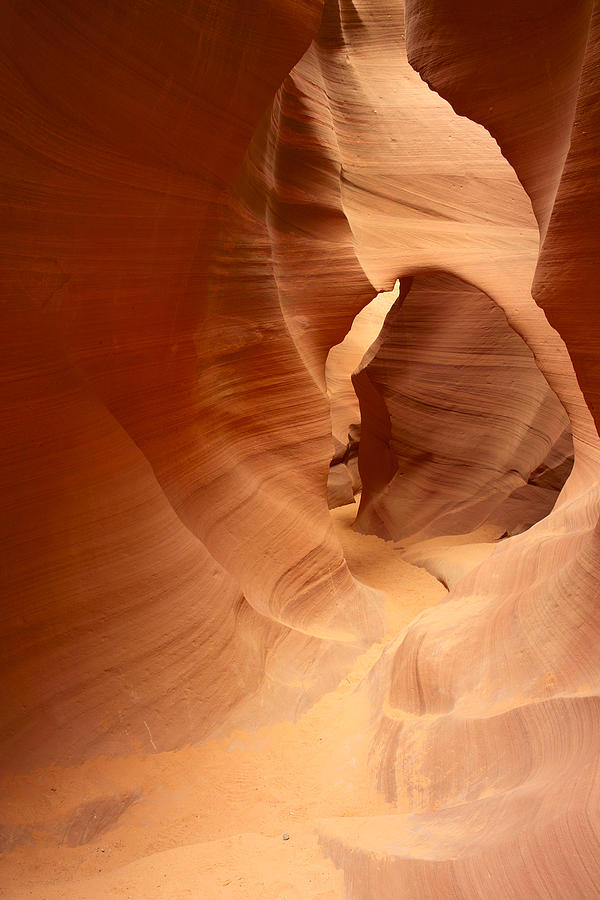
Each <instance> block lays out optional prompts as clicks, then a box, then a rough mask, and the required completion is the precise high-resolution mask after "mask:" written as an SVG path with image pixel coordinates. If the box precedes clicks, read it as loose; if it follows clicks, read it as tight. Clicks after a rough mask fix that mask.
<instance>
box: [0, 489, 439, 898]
mask: <svg viewBox="0 0 600 900" xmlns="http://www.w3.org/2000/svg"><path fill="white" fill-rule="evenodd" d="M355 512H356V507H342V508H340V509H336V510H333V511H332V519H333V522H334V527H335V530H336V532H337V534H338V536H339V537H340V539H341V540H342V543H343V546H344V549H345V553H346V556H347V559H348V562H349V565H350V568H351V570H352V571H353V573H354V574H355V575H356V577H357V578H359V579H360V580H361V581H363V582H365V583H366V584H369V585H371V586H374V587H376V588H378V589H379V590H382V591H384V592H385V594H386V612H387V615H388V620H389V630H388V633H387V635H386V637H385V638H384V640H382V641H381V642H380V643H378V644H375V645H373V646H372V647H371V648H370V649H369V650H367V651H366V652H365V653H364V654H363V655H362V656H361V657H360V658H359V659H358V661H357V663H356V665H355V666H354V668H353V669H352V671H351V672H349V673H348V675H347V677H345V678H344V679H343V680H342V682H341V684H340V685H339V686H338V687H337V689H336V690H335V691H333V692H331V693H329V694H327V695H325V696H324V697H323V698H322V699H321V700H320V701H319V702H318V703H317V704H316V705H315V706H314V707H313V708H312V709H311V710H310V711H309V712H308V713H306V714H305V715H304V716H303V717H302V718H301V719H300V720H299V721H298V722H296V723H290V722H284V723H281V724H277V725H273V726H269V727H266V728H263V729H261V730H259V731H257V732H256V733H254V734H250V733H247V732H235V733H234V734H232V735H230V736H228V737H227V738H226V739H224V740H221V741H218V742H216V741H213V742H208V743H206V744H204V745H202V746H197V747H187V748H184V749H182V750H179V751H175V752H172V753H162V754H156V755H152V756H146V757H136V756H134V757H128V758H126V759H105V758H99V759H95V760H91V761H89V762H88V763H86V764H84V765H82V766H80V767H77V768H73V769H60V768H52V769H49V770H48V769H47V770H43V771H40V772H37V773H36V774H34V775H30V776H27V777H21V778H18V779H13V780H12V781H11V782H10V783H8V784H6V785H5V786H4V798H5V803H4V805H5V809H6V815H5V816H4V821H5V822H6V823H7V824H8V826H9V827H10V826H11V825H14V826H17V825H18V826H19V827H20V828H21V829H24V832H23V834H22V836H23V837H24V838H25V842H24V843H22V844H21V845H20V846H16V847H14V848H13V849H12V851H11V852H9V853H7V854H6V855H5V857H4V862H3V874H2V876H1V883H2V885H3V891H2V892H1V895H2V896H3V897H6V898H10V900H17V898H19V900H20V898H23V897H31V898H36V900H58V898H69V900H71V898H77V900H92V898H103V897H122V898H132V900H139V898H154V897H156V898H158V897H161V898H173V900H175V898H177V900H179V898H185V897H192V898H203V900H213V898H214V900H217V898H219V900H220V898H236V900H242V898H253V900H255V898H256V900H258V898H261V900H283V898H288V900H292V898H294V900H309V898H311V900H312V898H319V900H337V898H341V897H343V896H344V893H343V879H342V873H341V871H339V870H337V869H336V868H335V866H334V864H333V863H332V862H331V861H330V860H329V859H327V858H326V857H325V856H324V855H323V854H322V852H321V849H320V848H319V845H318V839H317V830H316V825H317V823H318V821H319V820H321V819H324V818H330V817H332V816H334V817H346V816H348V817H350V816H364V815H377V814H383V813H386V812H391V811H392V807H391V806H389V805H387V804H386V803H385V801H384V800H383V798H382V796H381V794H380V793H378V792H377V791H376V790H375V787H374V785H372V784H369V783H366V781H365V772H367V771H369V767H368V760H367V757H368V752H369V745H370V739H371V737H372V731H371V727H370V722H369V705H368V702H367V697H366V693H365V692H364V691H361V690H360V689H359V688H360V685H361V684H362V683H363V682H364V679H365V676H366V675H367V674H368V673H369V671H370V670H371V669H372V667H373V665H374V664H375V663H376V662H377V660H378V659H379V658H380V656H381V654H382V652H383V650H384V649H385V647H386V646H387V644H388V643H389V641H390V640H391V639H392V638H393V637H394V636H395V635H397V633H398V632H399V631H401V630H402V629H403V628H404V627H405V626H406V625H407V624H408V623H409V622H410V621H411V620H412V619H413V618H414V617H415V616H416V615H417V614H418V613H419V612H420V611H421V610H423V609H425V608H427V607H429V606H431V605H433V604H435V603H437V602H439V601H440V600H441V599H443V597H444V596H445V594H446V591H445V589H444V588H443V587H442V586H441V585H440V584H439V582H438V581H436V580H435V579H434V578H433V576H431V575H430V574H429V573H428V572H426V571H425V570H424V569H420V568H416V567H414V566H412V565H409V564H408V563H406V562H405V561H404V560H403V559H402V554H401V553H399V552H397V550H396V548H395V545H394V544H392V543H386V542H385V541H382V540H380V539H379V538H376V537H366V536H364V535H360V534H357V533H355V532H354V531H352V529H351V524H352V520H353V517H354V515H355ZM32 798H34V799H33V800H32ZM131 800H132V801H133V802H130V801H131ZM128 803H129V804H130V805H127V804H128ZM94 805H95V808H97V812H96V813H94V810H93V807H94ZM94 816H96V818H94ZM84 819H85V825H83V824H82V823H83V821H84ZM95 822H98V823H99V824H98V825H97V826H96V827H97V828H98V830H99V832H100V833H98V834H96V835H95V836H94V835H93V833H92V830H93V829H94V827H95V825H94V823H95ZM82 829H83V830H82ZM85 829H87V831H85ZM102 829H104V830H102ZM284 833H287V834H289V840H283V834H284ZM85 835H87V837H88V838H89V840H88V841H87V842H86V843H85V844H83V845H82V846H77V847H71V846H68V844H69V842H71V843H73V842H75V841H76V840H78V839H79V840H80V839H81V838H82V836H85ZM14 836H17V835H16V833H15V835H14Z"/></svg>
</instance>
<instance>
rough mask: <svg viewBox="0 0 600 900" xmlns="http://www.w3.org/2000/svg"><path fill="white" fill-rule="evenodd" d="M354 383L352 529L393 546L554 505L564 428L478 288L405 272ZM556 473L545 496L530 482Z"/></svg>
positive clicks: (527, 356)
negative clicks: (356, 480)
mask: <svg viewBox="0 0 600 900" xmlns="http://www.w3.org/2000/svg"><path fill="white" fill-rule="evenodd" d="M354 384H355V386H356V391H357V394H358V396H359V399H361V398H362V408H363V410H364V413H363V416H362V427H361V456H360V463H361V470H362V480H363V484H364V490H363V494H362V498H361V508H360V511H359V514H358V517H357V527H358V528H359V530H361V531H365V532H367V533H374V534H378V535H379V536H380V537H383V538H386V539H390V538H393V539H394V540H401V539H403V538H406V537H408V536H411V535H412V536H414V535H416V534H420V536H421V537H432V536H435V535H443V534H457V533H461V532H466V531H471V530H473V529H475V528H477V527H478V526H480V525H482V524H483V523H484V522H493V523H494V524H497V525H500V526H501V529H500V530H502V529H504V530H505V531H507V532H508V533H513V532H514V531H516V530H524V528H525V527H528V526H529V525H533V524H534V523H535V522H537V521H538V519H541V518H543V517H544V516H545V515H546V514H547V513H548V512H550V510H551V509H552V507H553V506H554V503H555V501H556V497H557V492H558V490H560V488H561V487H562V484H563V482H564V480H565V479H566V476H567V475H568V474H569V470H570V463H571V462H572V441H570V439H569V438H570V426H569V420H568V418H567V415H566V413H565V410H564V409H563V407H562V406H561V404H560V402H559V400H558V398H557V397H556V395H555V394H554V393H553V392H552V391H551V389H550V388H549V387H548V383H547V382H546V380H545V379H544V377H543V375H542V374H541V372H540V371H539V369H538V368H537V366H536V364H535V361H534V359H533V356H532V354H531V352H530V351H529V349H528V348H527V346H526V344H525V343H524V342H523V341H522V340H521V338H520V337H519V336H518V335H517V334H516V333H515V332H514V331H513V330H512V329H511V328H510V327H509V325H508V324H507V321H506V317H505V316H504V314H503V313H502V311H501V310H500V309H499V308H498V307H497V306H496V304H495V303H493V302H492V301H491V300H490V299H489V298H488V297H486V296H485V295H484V294H482V293H481V291H478V290H477V289H476V288H474V287H472V286H471V285H467V284H465V283H464V282H462V281H460V280H458V279H456V278H453V277H451V276H448V275H440V274H433V273H432V274H427V275H420V276H417V277H416V278H415V279H414V280H413V283H412V286H411V288H410V291H409V293H408V294H407V296H406V297H405V298H404V300H403V301H402V303H401V304H400V301H398V302H397V303H396V305H395V306H394V308H393V310H392V311H391V312H390V313H389V314H388V316H387V318H386V321H385V325H384V327H383V329H382V331H381V334H380V336H379V339H378V341H377V342H376V344H375V345H373V346H372V347H371V349H370V351H369V353H368V354H367V356H366V357H365V363H364V365H363V366H362V367H361V368H360V369H359V370H358V371H357V373H356V374H355V375H354ZM374 393H376V394H378V395H379V397H378V398H377V400H376V401H375V402H374V399H373V395H374ZM388 457H389V459H390V463H391V464H390V470H391V469H392V468H393V472H392V473H391V478H390V479H389V480H388V481H385V480H384V476H385V473H384V472H383V471H382V468H381V464H380V461H381V459H382V458H388ZM560 466H562V469H561V472H560V475H561V480H559V483H558V485H557V487H556V488H554V489H552V487H551V486H550V485H549V486H548V488H545V487H543V486H542V485H540V484H531V483H530V481H531V480H533V481H535V478H536V476H534V472H536V473H537V470H540V473H541V472H542V471H546V470H550V469H552V470H554V469H558V467H560ZM532 476H534V477H533V479H532Z"/></svg>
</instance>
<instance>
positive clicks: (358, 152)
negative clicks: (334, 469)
mask: <svg viewBox="0 0 600 900" xmlns="http://www.w3.org/2000/svg"><path fill="white" fill-rule="evenodd" d="M598 15H599V12H598V8H597V7H592V4H591V2H587V0H580V2H579V0H578V2H575V3H571V4H569V5H568V8H567V7H566V6H565V5H564V4H560V3H558V2H556V0H544V2H543V3H540V2H535V3H533V2H531V3H526V4H525V5H523V3H519V4H517V3H516V2H514V3H513V2H512V0H507V2H503V3H502V4H500V5H499V7H497V8H494V9H492V8H490V9H487V8H486V9H485V10H484V9H482V8H481V5H480V4H479V5H478V4H474V3H471V2H469V0H460V3H458V4H457V3H449V2H446V0H407V3H406V12H404V10H403V9H402V6H401V4H398V3H394V4H392V3H390V2H389V0H325V2H324V3H321V2H319V0H301V2H297V0H294V2H285V0H278V2H267V0H265V2H261V3H253V4H246V3H243V2H241V0H228V2H225V3H223V2H220V3H215V2H212V0H203V2H200V3H190V4H176V3H175V4H171V3H164V2H159V0H152V2H148V3H146V4H123V3H118V2H109V0H106V2H101V3H97V4H89V3H86V2H84V0H77V2H72V0H71V2H69V3H66V2H65V3H63V2H60V0H55V2H53V3H52V4H43V3H40V2H38V0H27V2H11V3H8V4H6V5H5V7H4V9H3V12H2V32H3V35H4V42H5V47H4V55H5V58H6V61H7V63H8V65H7V76H6V78H5V79H4V81H3V87H2V91H3V101H4V104H3V105H4V108H5V110H6V113H5V122H6V128H5V136H4V138H3V154H4V159H5V161H6V162H5V167H4V178H5V182H6V187H5V194H6V198H7V202H6V205H5V223H6V229H5V232H4V237H3V241H2V260H3V261H2V287H3V303H2V304H1V306H0V311H1V315H2V339H3V350H2V362H1V363H0V365H1V366H2V368H3V377H2V388H1V390H2V394H3V402H2V409H1V416H2V429H1V430H2V435H3V445H2V448H1V462H2V468H1V471H2V494H3V505H4V515H3V517H2V529H3V532H2V547H3V567H2V570H3V571H2V578H3V596H4V597H5V610H4V616H3V622H2V640H3V646H4V652H3V656H2V658H3V674H2V677H3V682H4V685H5V695H6V697H7V703H6V711H5V715H4V717H3V725H2V730H1V733H0V754H1V759H2V767H3V771H4V772H5V773H9V774H10V773H15V772H19V771H20V772H31V771H33V770H36V769H40V768H41V767H44V766H49V765H51V764H55V763H59V764H60V765H62V766H68V765H75V764H78V763H81V762H83V761H85V760H89V759H91V758H96V757H100V756H105V757H107V758H109V757H117V756H124V755H125V754H135V753H137V754H144V753H157V752H161V751H165V750H171V749H173V748H177V747H182V746H184V745H185V744H189V743H192V742H198V741H200V740H203V739H205V738H207V737H209V736H216V735H222V734H227V733H228V732H229V731H230V730H231V728H233V727H240V726H244V727H257V726H259V725H262V724H265V723H268V722H273V721H278V720H281V719H290V718H293V717H294V716H297V715H299V714H300V713H301V712H302V711H303V710H306V709H308V708H309V707H310V706H311V705H312V704H313V703H314V702H315V701H316V700H317V698H319V697H320V696H322V695H323V694H324V693H325V692H326V691H327V690H329V689H331V688H333V687H335V686H336V685H337V684H338V683H339V682H340V680H341V679H342V677H343V676H344V675H345V673H346V672H347V671H348V670H349V668H350V667H351V665H352V664H353V663H354V662H355V661H356V660H357V659H358V658H359V656H360V654H361V653H363V652H364V651H365V650H367V648H369V647H370V646H371V645H373V644H374V643H376V642H377V641H379V640H380V639H381V638H382V636H383V634H384V633H385V632H386V631H388V630H389V628H390V623H389V621H387V620H386V609H385V604H384V598H383V596H382V594H381V593H380V592H379V591H378V590H376V589H375V588H374V587H371V586H369V585H367V584H363V583H362V582H361V581H360V580H358V579H357V577H355V576H354V575H353V574H352V573H351V571H350V568H349V566H348V562H347V560H346V558H345V555H344V551H343V550H342V546H341V544H340V543H339V541H338V539H337V537H336V534H335V532H334V529H333V526H332V522H331V518H330V515H329V512H328V504H327V478H328V471H329V464H330V461H331V459H332V456H334V455H335V453H336V452H339V448H338V450H337V451H336V450H334V445H333V441H332V421H331V417H330V409H329V398H328V392H327V384H328V382H327V378H326V363H327V359H328V354H329V352H330V350H331V348H333V347H334V346H336V345H338V344H340V343H341V342H342V341H343V339H344V337H345V335H346V334H347V333H348V332H349V330H350V328H351V326H352V323H353V321H354V320H355V317H356V316H357V315H358V314H359V313H360V311H361V309H362V308H363V307H365V306H366V305H367V304H368V303H369V302H370V301H371V300H372V299H373V297H374V295H375V293H376V292H380V291H386V290H391V289H392V287H393V285H394V283H395V282H396V280H397V279H400V295H399V298H398V300H396V301H395V303H394V305H393V306H392V308H391V310H390V312H389V313H388V315H387V318H386V321H385V324H384V326H383V329H382V331H381V334H380V336H379V337H378V338H377V339H376V341H375V342H374V343H373V344H372V345H371V346H370V348H367V347H365V348H364V349H365V350H366V351H367V352H366V356H365V358H364V359H363V361H362V363H361V365H360V367H359V370H358V372H357V374H356V375H355V384H356V387H357V393H358V394H359V399H360V403H361V417H362V431H361V446H360V455H359V460H360V469H361V478H362V482H363V498H362V501H361V510H360V514H359V519H358V527H359V528H360V529H361V530H363V531H366V532H369V533H376V534H378V535H379V536H380V537H383V538H392V539H398V538H402V539H404V538H405V537H410V536H413V537H414V536H415V534H417V535H420V536H422V537H435V536H439V535H440V534H459V533H462V532H468V531H470V530H472V529H475V528H476V527H478V526H479V525H481V524H482V523H486V522H487V523H489V522H492V523H493V524H494V525H497V526H498V527H499V534H501V533H502V532H505V533H506V534H508V535H509V536H508V537H507V538H506V539H505V540H503V541H501V542H500V543H499V544H498V545H497V546H496V547H495V548H494V549H493V550H491V551H490V554H489V555H488V556H487V558H486V559H485V560H484V561H483V562H481V563H480V564H478V565H476V566H473V567H471V570H470V571H468V572H466V574H465V575H464V577H462V578H460V579H459V580H458V582H457V583H456V584H455V585H454V586H453V588H452V590H451V591H450V593H449V594H448V596H447V598H446V600H445V601H444V602H442V603H441V604H439V605H437V606H435V607H433V608H432V609H430V610H428V611H426V612H423V613H422V614H421V615H420V616H419V617H417V619H415V620H414V621H413V622H412V623H411V624H410V625H408V626H407V627H405V628H403V629H402V630H401V631H399V632H398V634H396V635H395V637H394V638H393V640H392V641H391V643H390V644H389V645H388V647H387V649H386V650H385V652H384V653H383V656H382V657H381V659H380V660H379V662H378V663H377V664H376V665H374V666H373V668H372V669H371V670H370V672H369V673H368V674H367V675H365V678H364V679H363V680H362V681H361V684H360V686H359V687H358V688H357V691H358V693H359V694H360V696H362V697H363V698H367V700H368V704H369V710H370V712H369V726H368V727H369V729H370V731H369V740H370V756H369V763H368V765H365V768H364V771H362V772H361V775H360V777H361V778H364V779H366V780H367V781H369V782H370V783H372V784H373V785H375V786H376V787H377V789H378V790H379V791H380V792H381V794H382V796H383V797H384V798H385V801H386V802H387V803H388V804H389V805H390V806H389V808H388V813H387V814H386V815H381V816H376V815H370V814H369V815H364V816H357V815H351V816H344V817H339V818H336V817H334V816H332V817H331V818H328V819H325V820H323V822H322V823H321V826H320V830H321V841H322V846H323V849H324V851H325V852H326V853H327V854H329V855H330V857H331V858H332V859H333V860H334V861H335V863H336V865H338V866H339V867H340V868H341V869H342V870H343V872H344V877H345V890H346V893H347V895H348V896H349V897H356V898H361V900H362V898H365V900H366V898H372V897H377V898H388V897H389V898H392V897H396V896H398V894H399V893H401V894H402V895H406V896H411V897H423V898H426V897H427V898H428V897H432V896H434V897H448V896H450V897H454V896H456V897H461V898H471V897H472V898H477V897H490V896H492V897H506V896H509V897H520V896H527V897H556V898H558V897H565V896H570V897H591V896H595V895H596V894H597V892H598V885H599V883H600V871H599V869H598V859H599V858H600V857H599V854H598V837H599V830H600V821H599V819H598V806H599V804H598V801H599V800H600V780H599V773H598V754H597V749H598V739H599V735H598V710H597V706H598V702H599V701H598V675H599V671H600V659H599V658H598V652H597V646H598V637H599V631H600V622H599V621H598V610H597V607H598V604H597V597H598V587H597V585H598V577H599V574H600V543H599V541H600V530H599V529H600V526H599V516H600V491H599V489H598V482H599V475H600V468H599V467H600V444H599V441H598V436H597V431H596V426H597V424H598V421H599V419H598V416H599V412H598V410H599V409H600V405H599V404H600V384H599V382H598V378H599V377H600V369H599V367H598V359H599V358H600V356H599V350H600V348H598V347H597V346H596V344H597V342H598V341H599V340H600V337H599V335H600V332H599V330H598V328H597V312H596V302H595V301H596V297H597V287H596V284H597V261H596V260H597V247H596V244H597V239H598V234H599V233H600V223H599V222H598V204H597V203H595V197H596V193H597V191H598V184H599V183H600V182H599V180H598V177H597V167H598V154H597V140H598V121H599V120H598V103H599V99H598V98H599V93H598V60H597V56H598V47H599V43H598ZM407 373H408V374H407ZM419 404H420V406H419ZM340 421H341V420H340ZM335 432H336V428H335V426H334V434H335ZM338 440H342V442H343V440H344V436H343V434H341V437H340V436H339V435H338ZM571 455H573V460H574V462H573V469H572V472H571V474H570V476H569V477H568V480H567V481H566V483H565V485H564V487H563V488H562V490H561V492H560V494H559V496H558V500H557V501H556V505H554V502H555V499H556V494H557V492H558V490H559V488H560V487H561V485H562V482H563V481H564V478H565V477H566V476H567V473H568V469H569V467H570V464H571V460H570V458H571ZM538 520H540V521H538ZM524 529H526V530H524ZM517 532H522V533H517ZM499 748H501V752H500V750H499Z"/></svg>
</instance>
